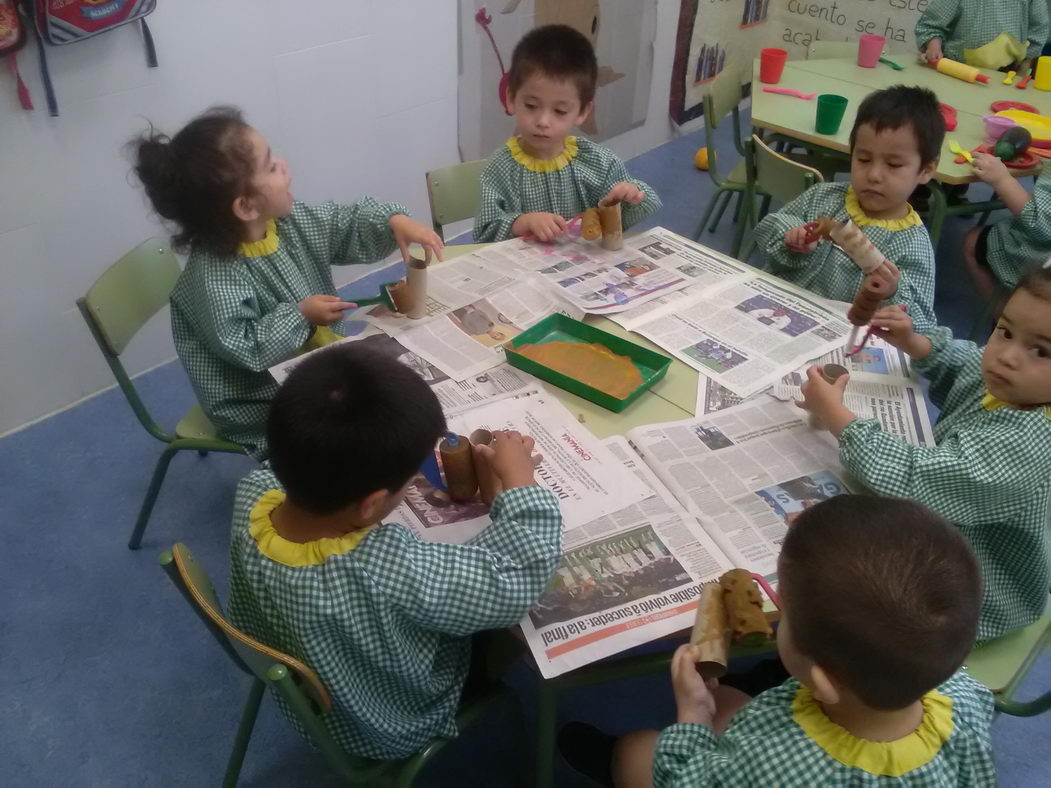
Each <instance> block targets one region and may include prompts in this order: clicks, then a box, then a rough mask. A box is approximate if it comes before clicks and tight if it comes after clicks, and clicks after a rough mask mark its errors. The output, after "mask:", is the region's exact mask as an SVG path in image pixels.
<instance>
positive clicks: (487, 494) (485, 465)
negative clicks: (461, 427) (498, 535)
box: [471, 429, 501, 504]
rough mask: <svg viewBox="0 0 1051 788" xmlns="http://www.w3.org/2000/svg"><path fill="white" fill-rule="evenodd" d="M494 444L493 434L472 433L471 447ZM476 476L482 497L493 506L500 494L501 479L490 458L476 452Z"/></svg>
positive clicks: (482, 431)
mask: <svg viewBox="0 0 1051 788" xmlns="http://www.w3.org/2000/svg"><path fill="white" fill-rule="evenodd" d="M492 443H493V433H491V432H490V431H489V430H485V429H477V430H475V431H474V432H472V433H471V445H472V446H491V445H492ZM472 452H473V457H474V475H475V476H476V477H477V478H478V491H479V493H480V494H481V496H482V500H483V501H484V502H485V503H487V504H491V503H492V502H493V501H495V500H496V496H498V495H499V494H500V488H501V484H500V477H499V476H497V475H496V471H494V470H493V464H492V463H491V462H490V461H489V458H488V457H487V456H485V455H484V454H482V453H480V452H476V451H474V449H472Z"/></svg>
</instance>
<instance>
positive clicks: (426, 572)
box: [382, 486, 562, 636]
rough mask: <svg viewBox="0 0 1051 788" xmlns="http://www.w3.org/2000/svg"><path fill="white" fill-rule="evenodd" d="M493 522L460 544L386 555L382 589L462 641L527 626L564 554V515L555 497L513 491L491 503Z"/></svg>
mask: <svg viewBox="0 0 1051 788" xmlns="http://www.w3.org/2000/svg"><path fill="white" fill-rule="evenodd" d="M490 515H491V517H492V519H493V522H492V524H491V525H490V526H489V527H488V528H486V530H485V531H483V532H482V533H481V534H480V535H479V536H478V537H476V538H475V539H474V540H472V541H471V542H468V543H467V544H462V545H451V544H436V543H425V542H417V543H414V544H413V546H412V547H411V548H410V549H409V550H405V551H402V552H401V554H400V555H398V556H391V555H385V556H384V558H383V572H382V576H383V577H384V578H388V579H389V580H386V581H384V582H383V587H384V590H385V591H386V593H387V594H388V595H389V598H391V599H392V600H393V601H394V602H395V604H398V605H399V606H400V607H401V608H402V610H403V611H404V612H405V614H406V615H407V616H409V617H410V618H412V619H414V620H416V621H418V622H419V623H420V624H421V625H422V626H425V627H427V628H428V629H432V630H436V631H439V632H444V633H447V634H449V635H455V636H465V635H469V634H471V633H472V632H478V631H480V630H483V629H500V628H504V627H510V626H514V625H515V624H517V623H518V622H519V621H521V620H522V617H523V616H524V615H525V614H526V613H527V612H528V610H529V608H530V607H532V606H533V605H534V604H535V603H536V601H537V599H539V598H540V594H541V593H542V592H543V590H544V587H545V586H546V585H547V584H548V582H549V581H550V579H551V575H552V574H553V573H554V571H555V566H556V564H557V563H558V560H559V558H560V556H561V553H562V550H561V542H562V515H561V513H560V512H559V509H558V501H557V500H556V499H555V496H554V495H552V494H551V492H550V491H548V490H544V489H541V488H540V487H537V486H530V487H516V488H514V489H511V490H507V491H505V492H503V493H501V494H500V495H499V496H498V497H497V499H496V500H495V501H493V506H492V510H491V512H490Z"/></svg>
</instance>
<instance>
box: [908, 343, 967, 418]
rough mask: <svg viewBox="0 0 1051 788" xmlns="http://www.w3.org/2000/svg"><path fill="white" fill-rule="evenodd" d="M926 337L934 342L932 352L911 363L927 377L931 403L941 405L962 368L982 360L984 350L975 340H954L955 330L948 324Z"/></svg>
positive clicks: (943, 403)
mask: <svg viewBox="0 0 1051 788" xmlns="http://www.w3.org/2000/svg"><path fill="white" fill-rule="evenodd" d="M919 333H922V332H919ZM925 336H926V337H927V339H929V340H930V343H931V349H930V352H929V353H928V354H927V355H926V356H925V357H923V358H914V359H913V364H912V365H913V368H914V369H915V370H916V371H917V372H919V373H920V374H921V375H923V376H924V377H925V378H927V382H928V384H929V387H928V390H927V396H928V397H930V400H931V402H933V403H934V404H935V405H936V406H937V407H939V408H942V407H944V406H945V400H946V398H947V397H948V396H949V392H950V391H952V387H953V384H955V382H956V377H957V375H958V374H959V373H960V370H961V369H962V368H963V367H964V365H966V364H977V363H979V359H980V358H981V355H982V351H981V350H979V349H978V346H977V345H975V344H974V343H973V342H964V341H963V340H959V339H953V338H952V331H950V330H949V329H948V328H945V327H939V328H934V329H932V330H931V331H928V332H926V334H925Z"/></svg>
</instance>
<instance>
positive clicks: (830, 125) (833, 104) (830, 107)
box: [817, 93, 848, 134]
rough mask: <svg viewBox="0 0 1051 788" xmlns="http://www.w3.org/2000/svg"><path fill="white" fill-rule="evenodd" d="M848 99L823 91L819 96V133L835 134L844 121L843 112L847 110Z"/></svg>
mask: <svg viewBox="0 0 1051 788" xmlns="http://www.w3.org/2000/svg"><path fill="white" fill-rule="evenodd" d="M847 103H848V101H847V99H846V98H845V97H844V96H837V95H835V94H833V93H823V94H821V95H820V96H818V97H817V133H818V134H835V133H837V132H838V131H839V124H840V123H842V122H843V113H844V112H846V110H847Z"/></svg>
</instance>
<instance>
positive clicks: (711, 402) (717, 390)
mask: <svg viewBox="0 0 1051 788" xmlns="http://www.w3.org/2000/svg"><path fill="white" fill-rule="evenodd" d="M764 396H766V394H765V392H761V393H759V394H753V395H752V396H750V397H740V396H738V395H737V394H734V393H733V392H732V391H730V389H728V388H726V386H720V385H719V384H718V383H716V382H715V381H714V380H712V379H711V378H708V377H705V376H704V375H698V376H697V404H696V405H695V406H694V409H693V412H694V415H697V416H704V415H707V414H709V413H718V412H719V411H720V410H726V409H727V408H736V407H737V406H738V405H741V404H743V403H745V402H755V401H756V400H757V399H759V398H760V397H764Z"/></svg>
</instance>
